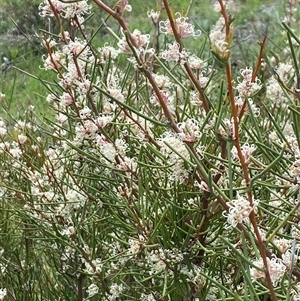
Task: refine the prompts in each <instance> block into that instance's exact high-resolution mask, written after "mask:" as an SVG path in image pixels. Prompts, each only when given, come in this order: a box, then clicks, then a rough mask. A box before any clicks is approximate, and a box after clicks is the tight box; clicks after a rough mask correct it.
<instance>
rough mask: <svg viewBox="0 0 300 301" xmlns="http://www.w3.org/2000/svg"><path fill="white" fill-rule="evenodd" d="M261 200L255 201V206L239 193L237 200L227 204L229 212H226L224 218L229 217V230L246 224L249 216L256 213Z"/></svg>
mask: <svg viewBox="0 0 300 301" xmlns="http://www.w3.org/2000/svg"><path fill="white" fill-rule="evenodd" d="M258 203H259V200H254V201H253V206H251V205H250V202H249V200H248V199H247V198H245V197H243V196H241V195H239V194H238V193H237V196H236V199H234V200H232V201H231V202H229V203H227V204H228V206H229V211H228V213H227V212H224V216H225V217H227V223H228V226H227V227H228V228H229V227H235V226H236V225H237V224H240V223H245V222H247V221H248V220H249V215H250V213H251V212H252V211H254V212H255V211H256V208H257V205H258Z"/></svg>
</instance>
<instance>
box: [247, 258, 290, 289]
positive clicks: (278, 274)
mask: <svg viewBox="0 0 300 301" xmlns="http://www.w3.org/2000/svg"><path fill="white" fill-rule="evenodd" d="M267 264H268V267H267V268H268V270H269V274H270V278H271V281H272V283H273V286H274V287H276V286H277V285H278V283H279V282H280V281H281V279H282V277H283V275H284V273H285V272H286V266H285V264H284V263H283V261H282V260H281V259H280V258H277V257H276V256H275V255H274V256H273V257H272V258H271V259H270V258H268V257H267ZM253 265H255V266H256V267H257V268H255V267H252V268H250V276H251V278H252V279H253V281H257V280H258V279H265V277H266V274H265V272H264V263H263V260H262V258H259V259H258V260H255V261H254V262H253Z"/></svg>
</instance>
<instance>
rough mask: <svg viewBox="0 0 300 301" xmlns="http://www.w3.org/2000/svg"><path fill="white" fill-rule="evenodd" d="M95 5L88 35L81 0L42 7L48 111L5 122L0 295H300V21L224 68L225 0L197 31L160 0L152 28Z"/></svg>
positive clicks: (228, 28) (122, 4)
mask: <svg viewBox="0 0 300 301" xmlns="http://www.w3.org/2000/svg"><path fill="white" fill-rule="evenodd" d="M94 3H95V4H96V5H97V7H98V9H99V10H101V11H102V13H103V12H105V13H106V14H107V19H106V21H105V20H102V21H101V22H99V23H100V24H99V27H98V29H97V31H95V32H93V33H91V32H86V29H85V27H84V20H85V19H84V18H85V16H86V15H87V14H89V13H90V10H91V7H90V6H89V5H88V4H87V2H86V1H75V2H74V1H73V2H70V3H67V2H62V1H58V0H52V1H44V2H43V3H42V4H41V5H40V14H41V15H42V16H44V17H51V18H53V19H54V20H56V22H57V24H58V25H59V26H58V27H59V28H60V31H59V32H55V33H53V34H52V35H50V33H49V36H47V37H45V38H44V40H43V44H44V47H45V49H46V51H47V55H45V56H43V64H44V65H43V67H44V68H45V69H46V70H48V71H49V72H52V73H53V81H52V82H49V81H45V80H42V79H40V80H41V83H42V84H43V85H45V86H46V87H47V89H48V90H49V94H48V95H47V100H48V102H49V103H50V105H51V107H52V110H53V112H54V113H55V114H56V119H55V120H54V121H53V120H52V119H47V118H45V119H44V120H43V121H41V120H38V119H37V116H36V115H35V114H34V109H33V108H29V109H28V111H27V112H26V114H25V116H26V118H25V119H24V120H22V121H20V120H17V121H14V122H11V123H10V124H6V123H5V122H4V121H3V120H1V121H0V137H1V143H0V150H1V153H0V156H1V160H0V164H1V186H0V187H1V195H2V199H3V201H2V207H1V210H2V233H3V234H4V236H3V239H2V251H1V264H2V266H1V267H2V268H1V273H2V279H3V281H2V283H3V284H2V287H3V289H2V290H1V291H0V300H1V299H3V298H4V297H5V295H6V298H10V299H11V300H53V301H54V300H172V301H173V300H175V301H176V300H289V299H291V300H298V299H299V298H300V287H299V280H300V274H299V271H298V263H297V258H298V257H297V254H298V246H297V240H298V239H299V235H300V234H299V233H300V231H299V200H298V197H299V171H298V169H299V158H300V152H299V138H298V137H299V134H298V128H299V124H300V123H299V107H298V105H299V104H298V103H299V101H300V75H299V66H298V61H297V58H298V57H299V45H300V41H299V37H298V36H297V34H296V33H295V31H294V30H293V28H297V20H295V19H294V16H292V15H291V14H290V16H291V19H290V20H289V22H285V21H283V22H282V23H281V27H280V28H279V29H278V30H281V31H284V35H285V36H284V37H286V41H287V43H286V44H282V47H281V51H280V52H278V53H276V55H275V53H274V52H273V56H272V55H271V52H267V51H266V38H263V39H262V40H261V42H260V45H258V46H257V49H256V51H257V57H256V61H255V62H252V61H249V64H248V65H245V66H244V67H243V68H242V69H241V70H240V71H239V73H238V74H234V73H233V71H232V63H231V53H232V47H233V46H234V44H233V43H234V39H233V37H234V30H233V29H234V27H233V25H234V18H233V16H232V14H230V11H231V10H232V9H233V7H232V4H231V3H230V1H222V0H219V1H218V2H217V3H216V4H215V6H214V9H215V10H216V11H217V12H218V13H219V16H220V18H219V19H218V21H217V22H216V24H215V25H214V26H213V27H212V30H211V31H210V32H207V33H205V32H202V34H201V29H200V28H197V26H195V25H193V24H192V23H191V22H190V20H189V19H188V17H186V16H185V15H183V14H182V13H178V12H177V13H173V12H172V10H171V7H170V5H169V4H168V1H166V0H163V8H164V9H165V13H166V15H167V17H166V18H164V19H162V17H161V15H160V13H161V11H160V10H158V11H154V10H153V11H152V10H150V11H149V12H148V17H149V18H148V22H150V23H152V25H153V31H151V32H149V33H142V32H140V31H139V29H133V30H130V29H129V25H128V24H127V22H126V21H125V20H124V17H125V16H126V15H127V14H130V11H131V9H132V7H131V6H130V5H129V4H128V1H126V0H121V1H119V2H118V3H117V5H115V6H114V7H110V6H107V5H106V4H104V3H103V2H102V1H100V0H94ZM290 4H291V6H290V8H291V9H292V8H293V9H296V8H297V4H296V2H294V1H290ZM161 9H162V8H161ZM291 12H292V11H290V13H291ZM108 18H110V20H109V22H110V23H111V22H113V21H114V22H116V24H118V26H119V27H120V30H117V31H115V30H114V29H112V28H115V27H110V26H109V24H108ZM103 28H105V30H106V31H108V32H109V33H110V34H111V37H112V38H111V39H110V40H109V42H107V43H103V45H102V47H99V45H98V42H97V41H96V36H97V32H98V31H100V30H101V29H103ZM278 34H279V32H278ZM192 39H194V40H193V42H188V41H189V40H192ZM195 44H197V45H200V46H199V47H197V48H195V49H188V48H187V47H188V45H195ZM1 100H2V104H3V106H4V107H5V105H6V104H5V95H3V94H2V95H1ZM4 241H5V242H6V243H5V244H4V243H3V242H4ZM1 294H2V295H1Z"/></svg>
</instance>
